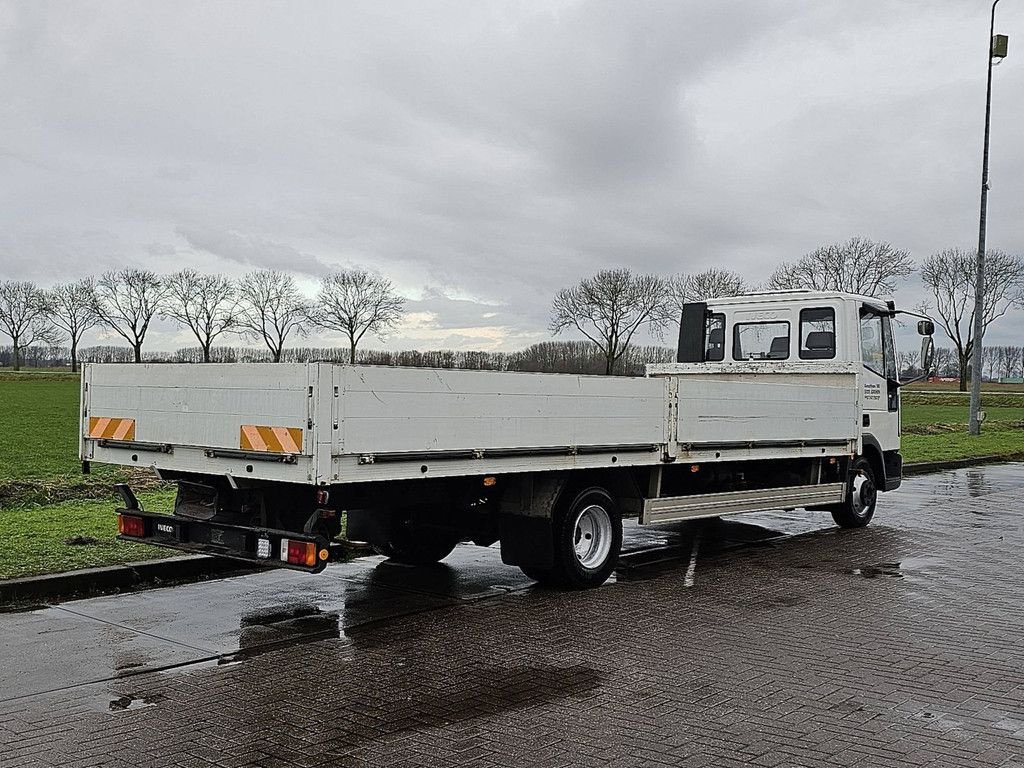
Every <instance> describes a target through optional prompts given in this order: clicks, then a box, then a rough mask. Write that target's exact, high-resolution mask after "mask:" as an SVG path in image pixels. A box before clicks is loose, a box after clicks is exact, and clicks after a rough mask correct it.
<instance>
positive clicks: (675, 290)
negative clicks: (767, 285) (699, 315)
mask: <svg viewBox="0 0 1024 768" xmlns="http://www.w3.org/2000/svg"><path fill="white" fill-rule="evenodd" d="M669 290H670V292H671V296H672V301H673V304H674V306H675V309H676V310H677V314H679V313H681V312H682V309H683V304H686V303H688V302H691V301H706V300H708V299H719V298H722V297H723V296H738V295H740V294H741V293H746V292H747V291H749V290H750V287H749V286H748V285H747V281H746V280H744V279H743V276H742V275H741V274H739V273H738V272H733V271H732V270H731V269H717V268H715V267H712V268H711V269H706V270H704V271H703V272H696V273H693V274H680V275H676V276H675V277H673V278H672V279H671V280H670V281H669Z"/></svg>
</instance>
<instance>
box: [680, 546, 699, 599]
mask: <svg viewBox="0 0 1024 768" xmlns="http://www.w3.org/2000/svg"><path fill="white" fill-rule="evenodd" d="M698 550H700V534H698V535H696V536H694V537H693V546H692V547H691V548H690V565H689V566H688V567H687V569H686V577H685V578H684V579H683V586H684V587H686V588H687V589H689V588H690V587H692V586H693V577H694V576H695V575H696V573H697V552H698Z"/></svg>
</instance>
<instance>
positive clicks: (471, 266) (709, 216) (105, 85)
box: [0, 0, 1024, 350]
mask: <svg viewBox="0 0 1024 768" xmlns="http://www.w3.org/2000/svg"><path fill="white" fill-rule="evenodd" d="M988 9H989V4H988V3H987V1H986V2H975V1H974V0H971V1H970V2H968V1H967V0H928V2H917V1H916V0H888V1H884V0H858V2H851V1H850V0H822V1H821V2H815V3H809V2H797V1H796V0H714V1H713V2H701V3H697V2H688V1H686V0H675V1H673V2H625V0H619V1H617V2H609V1H604V2H579V1H576V2H563V1H561V0H560V1H558V2H554V1H553V0H538V1H537V2H486V1H481V0H463V2H433V1H431V2H425V1H423V0H421V1H419V2H408V3H405V2H382V1H381V0H375V1H374V2H365V3H356V2H338V1H337V0H335V1H333V2H323V3H319V2H277V3H270V2H262V3H260V2H251V1H248V0H247V2H237V3H236V2H210V1H209V0H204V2H197V3H192V2H182V0H174V2H145V3H139V2H125V3H120V2H82V1H79V2H73V3H68V2H61V3H46V2H40V1H39V0H17V1H14V0H0V57H2V66H3V69H2V74H0V279H12V278H13V279H19V280H21V279H24V280H35V281H38V282H39V283H42V284H44V285H50V284H52V283H54V282H55V281H58V280H64V279H68V278H71V277H75V276H85V275H89V274H95V273H98V272H100V271H102V270H105V269H110V268H117V267H121V266H125V265H132V266H140V267H148V268H151V269H154V270H157V271H159V272H168V271H173V270H176V269H180V268H181V267H184V266H194V267H196V268H200V269H204V270H209V271H218V272H224V273H226V274H230V275H241V274H243V273H245V272H246V271H248V270H251V269H255V268H262V267H272V268H279V269H288V270H291V271H293V272H295V273H296V275H297V276H298V277H299V278H300V279H301V280H302V281H303V284H304V285H305V286H307V287H308V288H309V289H310V291H312V290H313V288H314V287H315V282H316V278H317V277H318V276H319V275H321V274H323V273H324V272H326V271H329V270H331V269H336V268H344V267H351V266H360V267H364V268H368V269H371V270H375V271H379V272H380V273H382V274H384V275H385V276H387V277H389V278H390V279H392V280H393V281H394V282H395V284H396V285H397V287H398V288H399V289H400V291H401V292H402V293H404V294H405V295H407V296H409V297H410V298H412V299H413V301H411V302H410V305H409V309H410V314H409V316H408V319H407V322H406V323H405V325H404V326H403V327H402V328H401V329H400V331H399V332H398V333H395V334H393V335H392V337H390V338H389V340H388V342H387V344H386V346H388V347H392V348H413V347H418V348H439V347H454V348H462V349H469V348H474V349H509V350H510V349H516V348H519V347H522V346H524V345H526V344H529V343H532V342H534V341H538V340H542V339H546V338H548V333H547V331H546V325H547V322H548V313H549V307H550V301H551V297H552V295H553V293H554V291H555V290H556V289H557V288H559V287H561V286H563V285H568V284H571V283H573V282H575V281H576V280H578V279H579V278H580V277H581V276H583V275H585V274H589V273H592V272H594V271H596V270H598V269H601V268H604V267H612V266H620V265H621V266H627V267H631V268H633V269H635V270H638V271H650V272H658V273H663V274H670V273H673V272H679V271H697V270H701V269H705V268H708V267H711V266H720V267H728V268H731V269H735V270H737V271H739V272H742V273H743V274H744V275H746V276H747V277H748V278H749V279H750V280H751V281H753V282H757V281H761V280H763V279H765V278H766V277H767V275H768V273H769V272H770V271H771V269H772V268H773V267H774V266H775V265H776V264H777V263H778V262H780V261H781V260H783V259H793V258H797V257H799V256H800V255H801V254H803V253H805V252H807V251H809V250H811V249H813V248H814V247H816V246H818V245H822V244H826V243H829V242H834V241H837V240H846V239H848V238H849V237H851V236H853V235H863V236H866V237H869V238H873V239H880V240H888V241H891V242H892V243H893V244H894V245H896V246H898V247H901V248H907V249H909V250H910V251H911V253H912V254H913V256H914V257H915V258H916V259H918V260H921V259H923V258H925V257H926V256H928V255H929V254H930V253H932V252H934V251H936V250H938V249H941V248H944V247H948V246H961V247H965V248H970V247H973V246H976V244H977V226H978V224H977V222H978V195H979V185H980V166H981V138H982V127H983V118H984V98H985V93H984V85H985V83H984V78H985V46H986V38H987V36H988ZM997 31H999V32H1002V33H1005V34H1008V35H1009V36H1010V55H1009V57H1008V58H1007V59H1006V61H1005V62H1003V63H1002V64H1001V65H1000V66H999V67H997V68H996V70H995V97H994V102H995V107H994V112H993V139H992V192H991V197H990V206H989V243H990V246H991V247H998V248H1002V249H1005V250H1009V251H1012V252H1017V253H1024V215H1022V204H1024V142H1022V140H1021V126H1022V125H1024V98H1022V95H1024V3H1020V2H1007V3H1003V4H1001V5H1000V8H999V20H998V24H997ZM919 291H920V289H919V287H918V284H917V283H916V281H914V280H911V281H909V282H908V283H907V286H906V288H905V289H903V290H902V291H901V292H900V293H898V294H897V299H898V300H900V302H901V303H903V304H906V305H912V304H916V303H917V302H918V301H919V300H920V295H919ZM1022 337H1024V313H1021V312H1015V313H1014V314H1012V315H1010V316H1007V317H1006V318H1004V319H1003V320H1001V321H999V322H998V323H997V324H996V325H994V326H993V327H992V330H991V331H990V337H989V338H988V341H989V343H1010V342H1013V343H1017V344H1020V343H1021V342H1022V341H1024V338H1022ZM97 340H98V337H96V336H95V335H94V336H93V337H92V338H91V339H89V341H97ZM322 341H324V342H325V343H336V342H338V341H339V340H338V339H331V338H325V339H322ZM189 343H190V340H189V338H188V337H187V336H186V335H184V334H183V333H181V332H179V331H175V330H174V329H173V327H171V326H169V325H166V324H162V325H160V326H159V327H158V328H157V329H156V330H155V331H154V332H153V334H152V336H151V338H150V339H147V347H149V348H151V349H165V350H173V349H175V348H177V347H179V346H185V345H187V344H189ZM368 346H371V347H372V346H383V345H381V344H380V343H379V342H376V341H375V340H370V342H369V344H368Z"/></svg>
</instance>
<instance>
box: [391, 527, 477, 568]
mask: <svg viewBox="0 0 1024 768" xmlns="http://www.w3.org/2000/svg"><path fill="white" fill-rule="evenodd" d="M459 541H461V538H460V537H459V536H458V534H455V533H452V532H450V531H443V530H438V529H436V528H428V527H426V526H422V527H420V526H414V525H409V524H400V525H397V526H395V527H394V528H393V529H392V530H391V531H390V534H389V536H388V538H387V540H386V541H379V542H373V543H372V544H371V546H373V550H374V551H375V552H376V553H377V554H378V555H384V557H386V558H389V559H390V560H394V561H395V562H396V563H404V564H405V565H430V564H431V563H438V562H440V561H441V560H444V559H445V558H446V557H448V555H450V554H451V553H452V550H453V549H455V547H456V545H457V544H458V543H459Z"/></svg>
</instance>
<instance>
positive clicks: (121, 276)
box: [93, 267, 167, 363]
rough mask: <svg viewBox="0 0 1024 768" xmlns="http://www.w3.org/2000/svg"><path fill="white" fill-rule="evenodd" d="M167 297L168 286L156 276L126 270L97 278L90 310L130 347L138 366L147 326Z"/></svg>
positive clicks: (136, 270)
mask: <svg viewBox="0 0 1024 768" xmlns="http://www.w3.org/2000/svg"><path fill="white" fill-rule="evenodd" d="M166 297H167V286H166V285H165V284H164V282H163V280H161V279H160V277H159V276H158V275H157V274H156V273H155V272H151V271H150V270H148V269H133V268H130V267H126V268H125V269H120V270H112V271H110V272H104V273H103V274H102V275H100V278H99V280H97V281H96V302H95V304H94V305H93V308H94V309H95V311H96V314H97V315H98V316H99V318H100V322H101V323H102V324H103V325H105V326H107V327H108V328H110V329H111V330H112V331H114V333H116V334H117V335H118V336H120V337H121V338H123V339H124V340H125V341H127V342H128V343H129V344H130V345H131V347H132V351H133V352H134V353H135V362H136V363H141V362H142V344H143V342H145V340H146V333H147V332H148V331H149V325H150V323H151V322H153V317H154V316H156V314H157V313H158V312H159V311H160V310H161V309H162V308H163V305H164V301H165V299H166Z"/></svg>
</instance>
